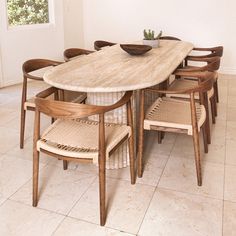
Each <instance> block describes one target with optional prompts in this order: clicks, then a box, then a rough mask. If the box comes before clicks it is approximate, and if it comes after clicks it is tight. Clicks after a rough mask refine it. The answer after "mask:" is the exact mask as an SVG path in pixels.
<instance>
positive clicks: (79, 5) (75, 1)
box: [64, 0, 84, 48]
mask: <svg viewBox="0 0 236 236" xmlns="http://www.w3.org/2000/svg"><path fill="white" fill-rule="evenodd" d="M64 35H65V48H70V47H81V48H83V47H84V33H83V0H64Z"/></svg>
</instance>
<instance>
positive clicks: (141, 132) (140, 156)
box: [138, 90, 144, 178]
mask: <svg viewBox="0 0 236 236" xmlns="http://www.w3.org/2000/svg"><path fill="white" fill-rule="evenodd" d="M139 106H140V120H139V134H138V137H139V138H138V177H139V178H141V177H142V175H143V137H144V127H143V122H144V90H141V91H140V104H139Z"/></svg>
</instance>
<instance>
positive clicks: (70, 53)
mask: <svg viewBox="0 0 236 236" xmlns="http://www.w3.org/2000/svg"><path fill="white" fill-rule="evenodd" d="M93 52H94V51H90V50H86V49H81V48H68V49H66V50H65V51H64V53H63V55H64V59H65V61H69V60H70V59H71V58H73V57H77V56H80V55H88V54H90V53H93Z"/></svg>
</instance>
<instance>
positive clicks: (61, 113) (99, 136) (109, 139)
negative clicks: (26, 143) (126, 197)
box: [33, 87, 135, 225]
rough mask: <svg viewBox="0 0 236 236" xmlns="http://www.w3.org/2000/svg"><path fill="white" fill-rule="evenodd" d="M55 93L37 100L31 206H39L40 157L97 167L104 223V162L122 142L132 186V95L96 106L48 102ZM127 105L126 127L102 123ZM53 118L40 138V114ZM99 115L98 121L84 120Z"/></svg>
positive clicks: (42, 93) (41, 94) (40, 95)
mask: <svg viewBox="0 0 236 236" xmlns="http://www.w3.org/2000/svg"><path fill="white" fill-rule="evenodd" d="M56 91H57V89H56V88H53V87H51V88H49V89H47V90H45V91H43V92H41V93H39V94H38V95H37V96H36V99H35V104H36V113H35V126H34V152H33V206H37V203H38V176H39V153H40V152H44V153H46V154H48V155H49V156H52V157H56V158H60V159H62V160H63V162H64V163H65V165H64V167H65V169H66V168H67V161H84V162H86V161H87V162H93V163H98V169H99V196H100V224H101V225H104V224H105V221H106V207H105V203H106V197H105V195H106V194H105V193H106V184H105V183H106V169H105V168H106V160H107V159H108V158H109V157H110V156H111V155H112V153H113V152H114V151H115V150H116V149H117V148H118V147H119V146H120V145H121V144H123V143H124V142H126V141H127V140H128V146H129V158H130V174H131V184H134V183H135V172H134V137H133V118H132V109H131V96H132V92H126V93H125V94H124V96H123V97H122V98H121V99H120V100H119V101H118V102H116V103H115V104H113V105H109V106H95V105H86V104H76V103H69V102H63V101H54V100H47V99H45V97H48V96H49V95H50V94H53V93H55V92H56ZM123 105H126V111H127V125H126V124H114V123H105V121H104V119H105V113H107V112H109V111H111V110H114V109H117V108H119V107H121V106H123ZM41 113H43V114H46V115H48V116H50V117H53V118H56V121H55V122H54V123H53V124H52V125H51V126H50V127H48V128H47V129H46V130H45V131H44V132H43V133H42V135H40V114H41ZM91 115H98V116H99V121H93V120H89V119H87V118H88V117H89V116H91Z"/></svg>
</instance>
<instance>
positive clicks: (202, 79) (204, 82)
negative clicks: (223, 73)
mask: <svg viewBox="0 0 236 236" xmlns="http://www.w3.org/2000/svg"><path fill="white" fill-rule="evenodd" d="M176 74H177V75H181V76H186V77H193V78H198V79H199V85H198V86H195V87H193V88H190V89H183V90H178V91H169V90H158V89H152V88H149V89H143V90H141V92H140V125H139V144H138V177H142V175H143V160H142V159H143V158H142V157H143V141H144V140H143V139H144V119H145V112H144V103H145V101H144V97H145V96H144V95H145V91H152V92H157V93H160V94H182V93H183V94H189V95H190V103H189V105H190V109H191V120H192V129H193V143H194V152H195V164H196V172H197V183H198V185H199V186H201V185H202V175H201V159H200V143H199V134H198V123H197V116H196V105H195V99H194V94H195V93H199V95H200V98H201V99H200V103H201V104H204V98H205V96H204V94H206V93H207V91H208V90H210V89H211V88H212V83H213V73H212V72H181V73H176ZM152 129H153V130H156V131H164V132H175V133H186V132H187V131H186V130H180V129H179V128H176V129H175V128H169V127H158V126H153V127H152ZM202 132H203V141H204V150H205V153H207V152H208V144H207V137H206V126H205V123H204V124H203V126H202Z"/></svg>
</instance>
